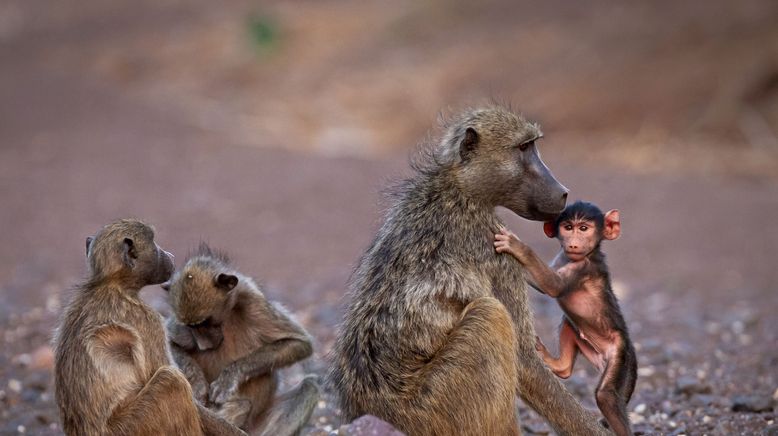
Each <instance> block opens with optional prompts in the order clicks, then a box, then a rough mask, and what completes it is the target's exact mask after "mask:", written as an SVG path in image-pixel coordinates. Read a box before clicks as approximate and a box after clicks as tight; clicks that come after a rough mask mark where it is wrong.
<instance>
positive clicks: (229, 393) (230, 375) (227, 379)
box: [208, 367, 240, 404]
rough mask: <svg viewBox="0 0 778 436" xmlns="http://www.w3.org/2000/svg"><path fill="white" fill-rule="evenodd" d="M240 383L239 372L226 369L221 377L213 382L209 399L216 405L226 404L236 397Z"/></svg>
mask: <svg viewBox="0 0 778 436" xmlns="http://www.w3.org/2000/svg"><path fill="white" fill-rule="evenodd" d="M239 383H240V380H239V377H238V374H237V372H235V371H232V370H230V368H229V367H227V368H225V369H224V370H223V371H222V372H221V374H219V377H217V378H216V380H214V381H213V382H211V390H210V392H209V393H208V399H209V400H210V401H211V402H212V403H215V404H224V403H226V402H227V401H229V400H230V399H231V398H232V397H234V396H235V392H236V391H237V390H238V384H239Z"/></svg>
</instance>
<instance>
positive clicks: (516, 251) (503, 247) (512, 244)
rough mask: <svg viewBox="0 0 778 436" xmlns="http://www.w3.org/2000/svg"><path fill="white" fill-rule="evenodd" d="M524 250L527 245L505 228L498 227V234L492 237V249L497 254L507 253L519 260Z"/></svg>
mask: <svg viewBox="0 0 778 436" xmlns="http://www.w3.org/2000/svg"><path fill="white" fill-rule="evenodd" d="M526 248H527V245H526V244H525V243H524V242H522V241H521V239H519V238H518V236H516V235H515V234H514V233H513V232H511V231H510V230H508V229H506V228H505V227H500V233H497V234H496V235H494V249H495V250H496V251H497V252H498V253H509V254H512V255H514V256H515V257H517V258H518V259H519V260H521V256H522V255H523V254H524V252H525V251H526Z"/></svg>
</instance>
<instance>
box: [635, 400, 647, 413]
mask: <svg viewBox="0 0 778 436" xmlns="http://www.w3.org/2000/svg"><path fill="white" fill-rule="evenodd" d="M632 410H633V411H634V412H635V413H639V414H641V415H642V414H643V413H645V411H646V403H640V404H638V405H637V406H635V408H634V409H632Z"/></svg>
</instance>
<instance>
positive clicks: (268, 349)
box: [209, 338, 313, 404]
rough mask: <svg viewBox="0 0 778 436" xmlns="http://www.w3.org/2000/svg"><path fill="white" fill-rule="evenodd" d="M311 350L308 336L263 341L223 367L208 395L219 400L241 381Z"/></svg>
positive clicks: (223, 398)
mask: <svg viewBox="0 0 778 436" xmlns="http://www.w3.org/2000/svg"><path fill="white" fill-rule="evenodd" d="M311 354H313V346H312V345H311V342H310V340H307V339H300V338H286V339H280V340H277V341H275V342H273V343H270V344H267V345H264V346H262V347H260V348H258V349H257V350H255V351H254V352H252V353H251V354H249V355H248V356H245V357H243V358H241V359H238V360H236V361H235V362H233V363H231V364H229V365H228V366H227V367H226V368H224V370H222V372H221V374H219V377H218V378H217V379H216V380H214V381H213V383H211V392H210V395H209V399H210V400H211V401H213V402H215V403H218V404H222V403H224V402H225V401H227V400H228V399H229V397H230V396H231V393H232V392H234V391H235V389H237V387H238V385H240V383H242V382H244V381H246V380H248V379H250V378H252V377H256V376H259V375H262V374H267V373H268V372H270V371H271V370H274V369H277V368H283V367H285V366H289V365H291V364H293V363H295V362H297V361H299V360H302V359H305V358H306V357H308V356H310V355H311Z"/></svg>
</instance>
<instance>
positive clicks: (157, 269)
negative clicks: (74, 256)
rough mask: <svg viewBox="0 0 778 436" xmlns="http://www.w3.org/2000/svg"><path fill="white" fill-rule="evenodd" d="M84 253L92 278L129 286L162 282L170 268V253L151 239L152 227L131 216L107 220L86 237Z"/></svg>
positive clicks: (152, 235)
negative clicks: (112, 220)
mask: <svg viewBox="0 0 778 436" xmlns="http://www.w3.org/2000/svg"><path fill="white" fill-rule="evenodd" d="M86 256H87V261H88V263H89V268H90V270H91V272H92V278H93V280H98V281H105V280H109V281H118V282H120V283H121V284H122V285H123V286H127V287H131V288H138V289H140V288H142V287H143V286H146V285H154V284H157V283H162V282H164V281H165V280H167V279H169V278H170V275H171V274H172V273H173V270H174V267H173V255H172V254H170V253H168V252H167V251H165V250H163V249H161V248H160V247H159V245H157V243H156V242H154V229H153V228H152V227H151V226H149V225H147V224H144V223H143V222H141V221H138V220H134V219H124V220H120V221H116V222H114V223H111V224H108V225H107V226H105V227H103V228H102V229H101V230H100V231H99V232H97V234H96V235H95V236H94V237H88V238H86Z"/></svg>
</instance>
